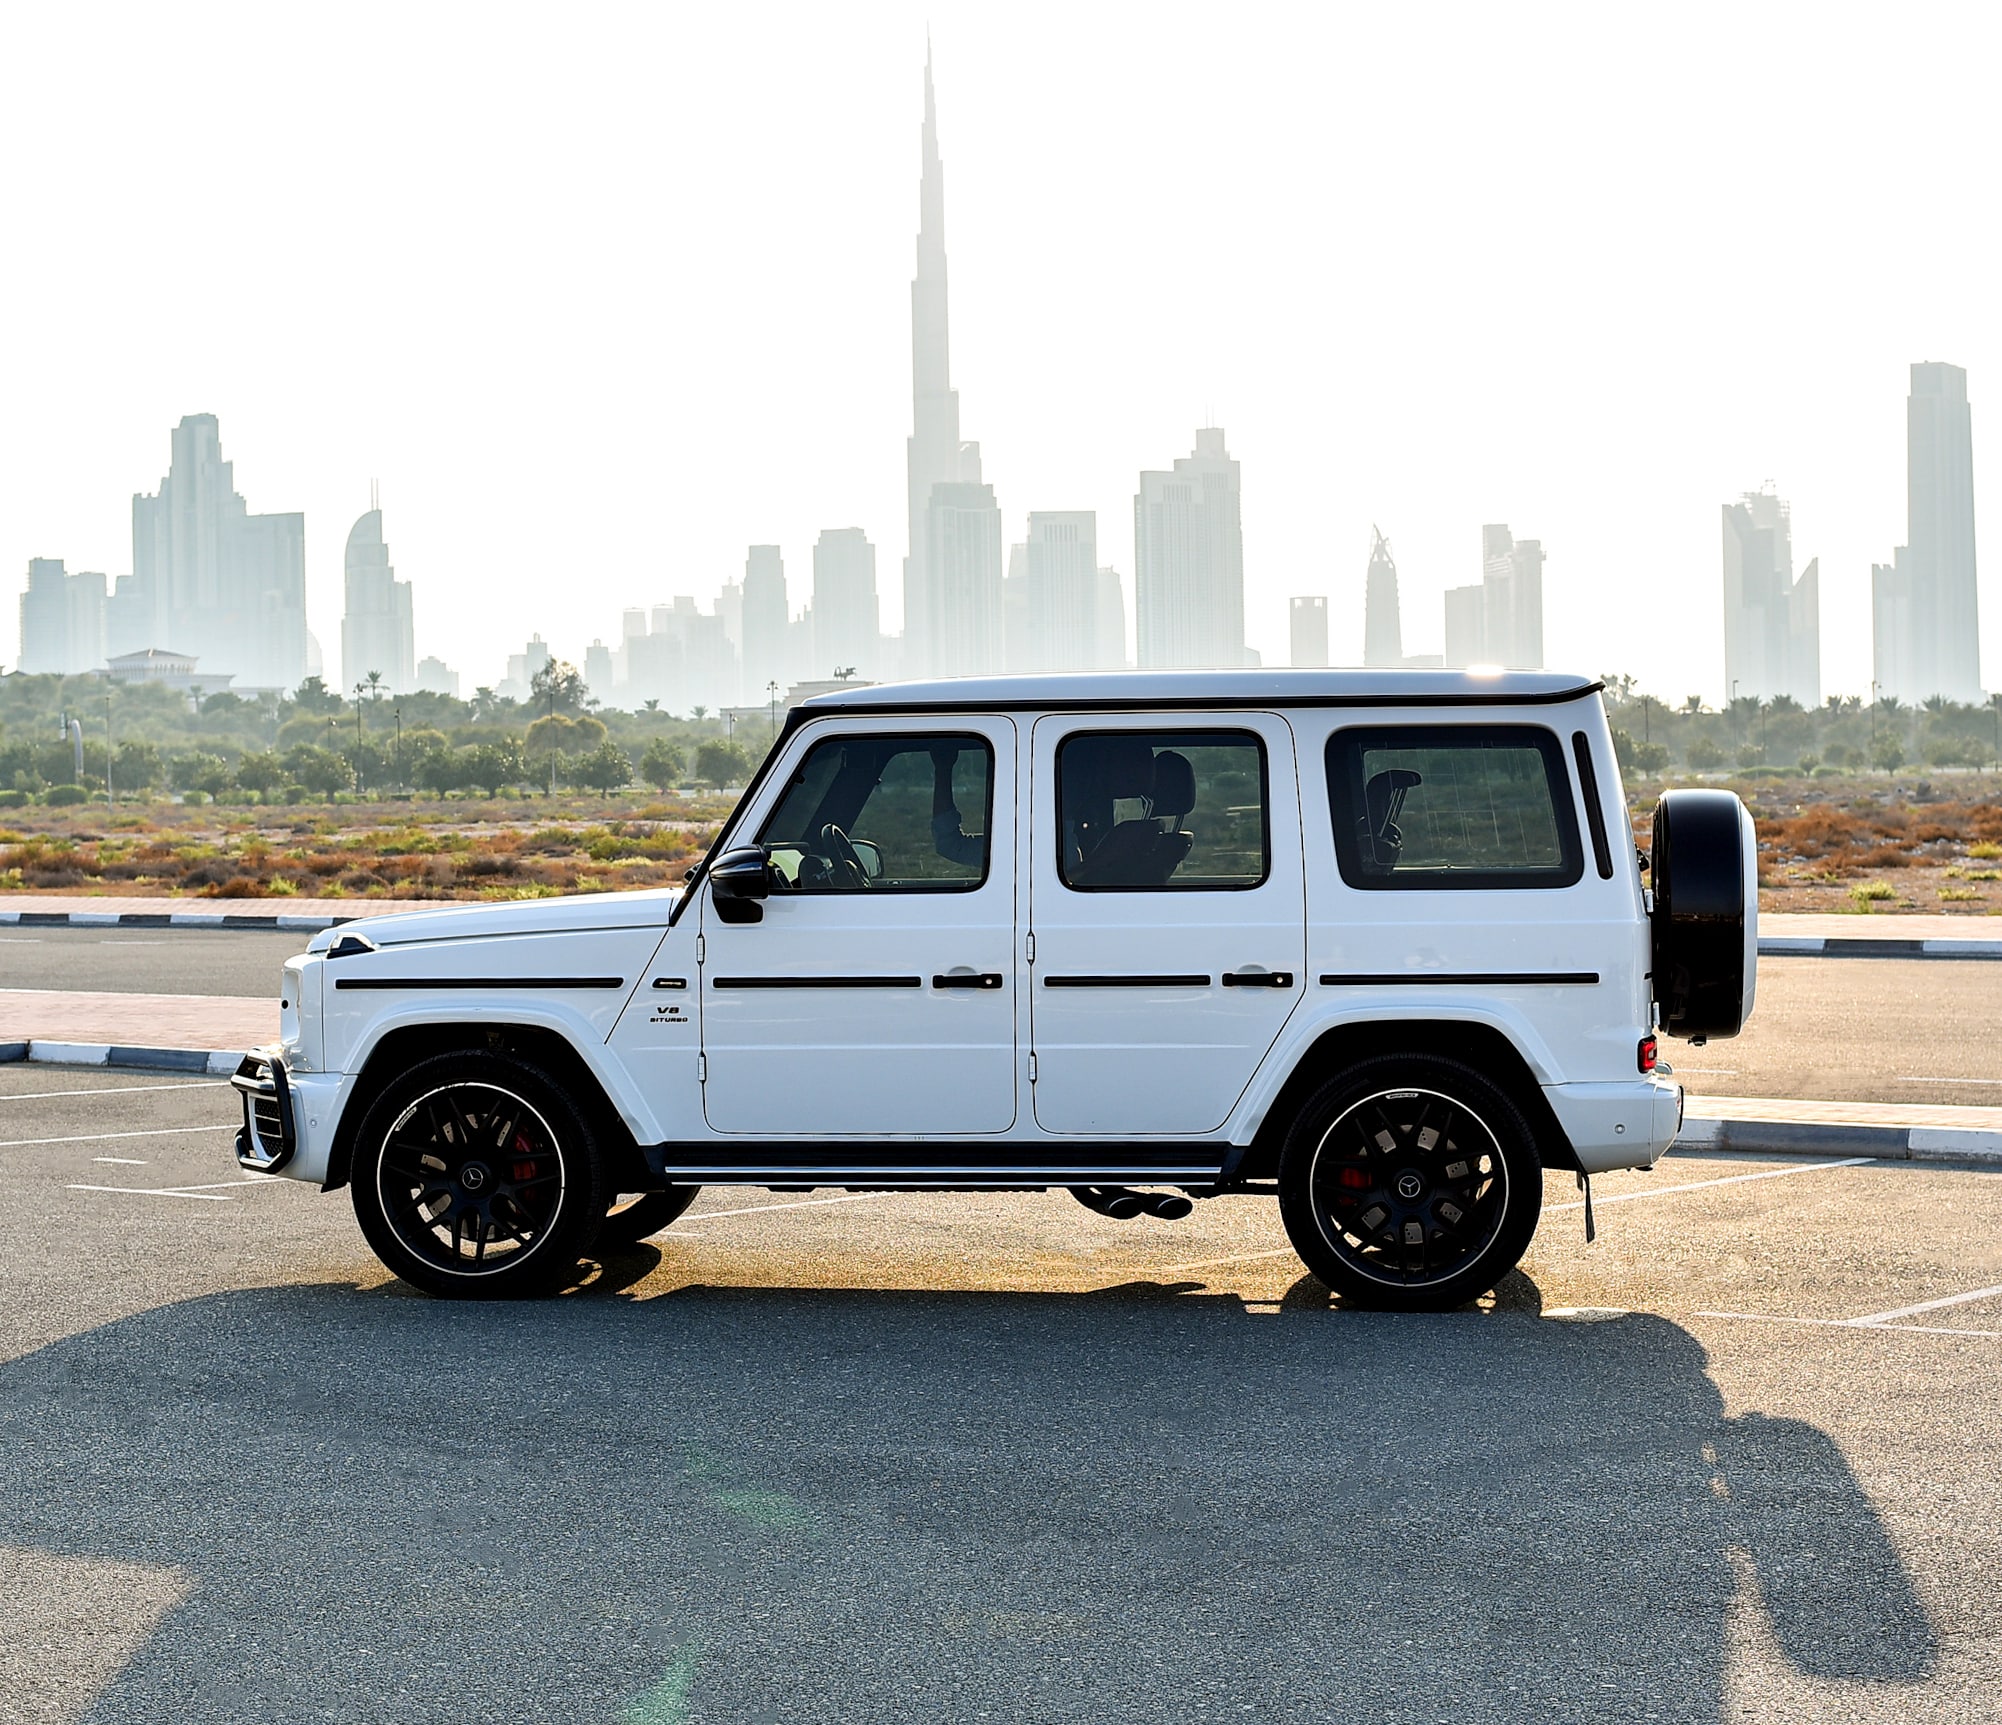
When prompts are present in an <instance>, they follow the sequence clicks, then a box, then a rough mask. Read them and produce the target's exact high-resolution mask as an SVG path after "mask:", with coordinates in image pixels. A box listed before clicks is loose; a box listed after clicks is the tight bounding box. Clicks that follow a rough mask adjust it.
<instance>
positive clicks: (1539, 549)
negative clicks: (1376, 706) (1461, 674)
mask: <svg viewBox="0 0 2002 1725" xmlns="http://www.w3.org/2000/svg"><path fill="white" fill-rule="evenodd" d="M1445 658H1446V663H1447V664H1449V665H1459V666H1466V665H1505V666H1507V667H1508V668H1509V669H1510V670H1512V671H1540V670H1542V669H1543V546H1542V544H1541V543H1540V542H1539V541H1537V540H1535V539H1517V538H1516V537H1515V536H1514V535H1513V534H1512V533H1510V532H1509V530H1508V528H1507V526H1506V525H1505V524H1503V523H1498V522H1491V523H1490V524H1489V525H1487V526H1486V527H1483V528H1482V529H1481V584H1480V585H1479V586H1478V587H1449V588H1447V589H1446V654H1445Z"/></svg>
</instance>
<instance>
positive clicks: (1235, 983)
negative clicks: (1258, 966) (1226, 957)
mask: <svg viewBox="0 0 2002 1725" xmlns="http://www.w3.org/2000/svg"><path fill="white" fill-rule="evenodd" d="M1223 985H1224V987H1225V988H1291V987H1292V986H1293V973H1292V972H1291V971H1290V970H1228V971H1225V972H1224V978H1223Z"/></svg>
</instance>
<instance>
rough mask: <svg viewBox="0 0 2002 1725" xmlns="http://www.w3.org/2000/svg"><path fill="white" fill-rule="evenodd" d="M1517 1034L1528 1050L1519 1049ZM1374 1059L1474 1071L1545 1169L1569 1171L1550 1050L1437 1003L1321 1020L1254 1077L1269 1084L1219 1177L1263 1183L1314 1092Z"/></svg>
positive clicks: (1512, 1029)
mask: <svg viewBox="0 0 2002 1725" xmlns="http://www.w3.org/2000/svg"><path fill="white" fill-rule="evenodd" d="M1517 1033H1522V1034H1523V1035H1524V1039H1525V1042H1526V1044H1527V1047H1526V1048H1525V1046H1523V1045H1522V1044H1518V1042H1517V1041H1516V1039H1515V1037H1516V1034H1517ZM1378 1054H1436V1055H1442V1056H1444V1057H1445V1058H1447V1059H1450V1060H1459V1061H1463V1062H1465V1063H1466V1064H1467V1065H1469V1066H1473V1067H1476V1068H1478V1069H1479V1070H1480V1071H1481V1072H1483V1073H1485V1074H1486V1075H1487V1076H1488V1077H1489V1078H1491V1079H1493V1080H1494V1081H1495V1082H1496V1083H1497V1084H1499V1085H1501V1087H1502V1088H1503V1089H1504V1090H1506V1091H1507V1092H1508V1093H1509V1095H1510V1096H1511V1097H1512V1098H1513V1099H1514V1101H1515V1104H1516V1106H1517V1107H1519V1108H1520V1109H1521V1110H1522V1112H1523V1115H1524V1117H1525V1118H1526V1119H1527V1120H1528V1121H1529V1124H1530V1126H1531V1128H1532V1129H1533V1130H1534V1132H1535V1134H1536V1147H1537V1153H1538V1155H1539V1156H1540V1157H1541V1158H1542V1160H1543V1165H1544V1166H1545V1167H1546V1168H1564V1169H1576V1168H1577V1166H1578V1157H1577V1152H1576V1151H1575V1150H1574V1149H1573V1148H1572V1145H1571V1140H1570V1138H1569V1136H1568V1135H1567V1134H1566V1133H1565V1131H1564V1128H1563V1127H1562V1126H1561V1125H1560V1124H1559V1123H1558V1119H1557V1116H1556V1114H1555V1113H1553V1112H1552V1110H1551V1107H1550V1103H1549V1101H1548V1100H1547V1099H1546V1098H1545V1096H1544V1094H1543V1084H1544V1082H1545V1081H1546V1080H1545V1077H1544V1074H1547V1073H1549V1072H1550V1071H1551V1070H1552V1068H1551V1064H1550V1060H1549V1051H1548V1050H1547V1049H1545V1048H1544V1047H1542V1045H1541V1043H1540V1042H1538V1041H1536V1040H1535V1039H1533V1038H1532V1037H1530V1036H1529V1035H1528V1034H1527V1026H1514V1025H1511V1026H1508V1027H1506V1028H1504V1027H1503V1026H1500V1025H1497V1024H1495V1023H1493V1022H1491V1021H1490V1019H1489V1017H1488V1016H1487V1015H1485V1014H1481V1013H1476V1012H1473V1011H1471V1010H1469V1011H1464V1012H1461V1011H1455V1010H1454V1009H1452V1008H1450V1007H1448V1008H1446V1009H1444V1010H1441V1009H1440V1008H1439V1006H1438V1005H1437V1003H1428V1005H1427V1007H1426V1008H1424V1009H1419V1008H1413V1009H1412V1010H1411V1011H1409V1012H1408V1013H1397V1012H1386V1011H1382V1010H1375V1011H1368V1012H1364V1011H1358V1012H1356V1013H1354V1014H1351V1015H1347V1016H1345V1017H1343V1018H1342V1019H1340V1020H1338V1021H1336V1022H1334V1023H1329V1022H1327V1021H1325V1020H1324V1021H1322V1023H1320V1024H1319V1025H1318V1026H1316V1027H1315V1029H1314V1031H1313V1032H1312V1033H1311V1034H1310V1035H1309V1036H1308V1037H1307V1038H1305V1041H1304V1046H1296V1047H1294V1048H1293V1049H1291V1050H1289V1056H1288V1058H1287V1059H1286V1060H1285V1061H1283V1062H1282V1061H1279V1060H1273V1061H1269V1062H1268V1063H1267V1068H1266V1070H1265V1071H1262V1072H1261V1073H1260V1075H1259V1082H1260V1084H1269V1086H1270V1088H1269V1090H1267V1091H1266V1093H1265V1095H1264V1097H1263V1099H1262V1104H1261V1105H1260V1106H1259V1107H1258V1108H1257V1111H1256V1112H1255V1113H1252V1112H1250V1111H1249V1106H1248V1105H1249V1104H1250V1103H1251V1101H1252V1098H1251V1097H1250V1096H1247V1098H1246V1103H1247V1108H1246V1110H1245V1111H1243V1112H1242V1114H1241V1122H1240V1123H1241V1125H1242V1126H1243V1127H1244V1128H1245V1129H1246V1133H1247V1135H1246V1137H1245V1138H1244V1139H1241V1140H1239V1142H1240V1143H1241V1145H1242V1148H1241V1149H1240V1151H1239V1152H1238V1155H1237V1158H1236V1159H1235V1160H1234V1161H1231V1162H1227V1163H1226V1165H1225V1174H1226V1176H1227V1177H1228V1178H1231V1179H1243V1180H1269V1179H1271V1178H1272V1177H1273V1175H1274V1174H1276V1173H1277V1172H1278V1168H1279V1147H1280V1145H1281V1143H1282V1142H1283V1141H1284V1139H1285V1136H1286V1131H1287V1128H1288V1127H1290V1126H1291V1125H1292V1123H1293V1118H1294V1116H1295V1115H1296V1114H1297V1113H1298V1112H1299V1110H1300V1107H1301V1105H1302V1104H1303V1103H1304V1102H1305V1101H1306V1099H1307V1098H1308V1096H1309V1095H1311V1094H1312V1093H1313V1092H1314V1091H1315V1090H1316V1089H1318V1088H1319V1087H1320V1086H1321V1085H1322V1084H1323V1083H1325V1082H1326V1081H1327V1080H1328V1079H1329V1078H1331V1077H1333V1076H1334V1075H1335V1074H1336V1073H1338V1072H1340V1071H1342V1070H1343V1069H1344V1068H1346V1067H1349V1066H1352V1065H1354V1064H1355V1063H1356V1062H1357V1061H1358V1060H1366V1059H1368V1058H1370V1057H1371V1056H1372V1055H1378Z"/></svg>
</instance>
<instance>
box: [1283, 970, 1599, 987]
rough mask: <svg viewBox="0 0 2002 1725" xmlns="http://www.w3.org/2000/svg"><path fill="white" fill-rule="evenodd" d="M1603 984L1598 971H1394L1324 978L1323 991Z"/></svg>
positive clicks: (1588, 985)
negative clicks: (1404, 986) (1325, 989)
mask: <svg viewBox="0 0 2002 1725" xmlns="http://www.w3.org/2000/svg"><path fill="white" fill-rule="evenodd" d="M1598 981H1599V973H1598V972H1597V971H1596V970H1490V971H1450V970H1390V971H1383V972H1380V973H1367V972H1357V973H1354V974H1351V975H1343V976H1324V977H1322V978H1321V986H1322V987H1323V988H1388V987H1395V986H1397V985H1399V984H1408V985H1410V986H1412V987H1419V988H1422V987H1426V986H1428V985H1429V986H1432V987H1435V988H1436V987H1461V986H1464V985H1466V984H1469V983H1472V984H1481V983H1489V984H1493V983H1506V984H1515V985H1521V984H1530V985H1536V986H1541V985H1548V986H1549V987H1552V988H1592V987H1595V986H1596V985H1597V983H1598Z"/></svg>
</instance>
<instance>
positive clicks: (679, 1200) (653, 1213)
mask: <svg viewBox="0 0 2002 1725" xmlns="http://www.w3.org/2000/svg"><path fill="white" fill-rule="evenodd" d="M701 1190H702V1188H701V1187H700V1186H670V1187H668V1189H667V1190H666V1191H665V1192H619V1193H616V1194H615V1195H614V1196H613V1199H612V1207H611V1208H610V1209H609V1210H607V1211H606V1212H605V1219H604V1221H603V1222H601V1223H600V1224H599V1225H598V1249H599V1250H600V1251H608V1250H612V1249H614V1248H616V1247H619V1246H637V1245H638V1244H639V1243H640V1241H642V1240H644V1239H645V1238H646V1237H647V1236H648V1235H650V1234H658V1233H659V1232H660V1231H661V1229H663V1228H665V1227H666V1226H667V1225H668V1224H669V1223H670V1222H673V1221H674V1220H675V1219H676V1218H677V1217H678V1216H680V1214H681V1213H682V1211H684V1210H686V1209H687V1208H688V1206H689V1205H691V1204H692V1203H694V1202H695V1195H696V1194H697V1193H698V1192H700V1191H701Z"/></svg>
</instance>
